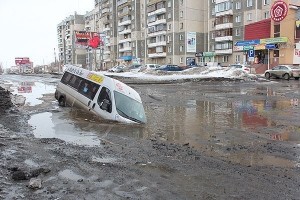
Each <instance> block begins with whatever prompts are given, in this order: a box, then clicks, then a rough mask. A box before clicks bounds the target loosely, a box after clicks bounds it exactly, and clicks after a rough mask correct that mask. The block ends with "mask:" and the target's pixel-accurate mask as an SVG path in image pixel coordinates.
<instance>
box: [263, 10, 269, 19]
mask: <svg viewBox="0 0 300 200" xmlns="http://www.w3.org/2000/svg"><path fill="white" fill-rule="evenodd" d="M264 18H265V19H268V18H270V11H267V12H264Z"/></svg>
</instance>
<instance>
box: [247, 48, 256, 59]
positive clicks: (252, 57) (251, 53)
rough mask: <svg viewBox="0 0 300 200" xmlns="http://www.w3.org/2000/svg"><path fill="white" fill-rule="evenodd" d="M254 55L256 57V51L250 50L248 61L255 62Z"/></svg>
mask: <svg viewBox="0 0 300 200" xmlns="http://www.w3.org/2000/svg"><path fill="white" fill-rule="evenodd" d="M254 55H255V52H254V49H249V50H248V61H254Z"/></svg>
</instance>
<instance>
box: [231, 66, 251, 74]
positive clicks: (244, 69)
mask: <svg viewBox="0 0 300 200" xmlns="http://www.w3.org/2000/svg"><path fill="white" fill-rule="evenodd" d="M229 67H230V69H239V70H242V71H244V72H246V73H248V74H249V73H250V65H244V64H232V65H230V66H229Z"/></svg>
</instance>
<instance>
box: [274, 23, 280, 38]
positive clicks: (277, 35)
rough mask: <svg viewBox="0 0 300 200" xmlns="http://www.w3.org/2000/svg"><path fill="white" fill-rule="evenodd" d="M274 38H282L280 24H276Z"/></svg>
mask: <svg viewBox="0 0 300 200" xmlns="http://www.w3.org/2000/svg"><path fill="white" fill-rule="evenodd" d="M274 37H280V24H274Z"/></svg>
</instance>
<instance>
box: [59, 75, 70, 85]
mask: <svg viewBox="0 0 300 200" xmlns="http://www.w3.org/2000/svg"><path fill="white" fill-rule="evenodd" d="M71 77H72V74H70V73H69V72H65V74H64V75H63V77H62V79H61V82H62V83H64V84H68V82H69V81H70V79H71Z"/></svg>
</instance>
